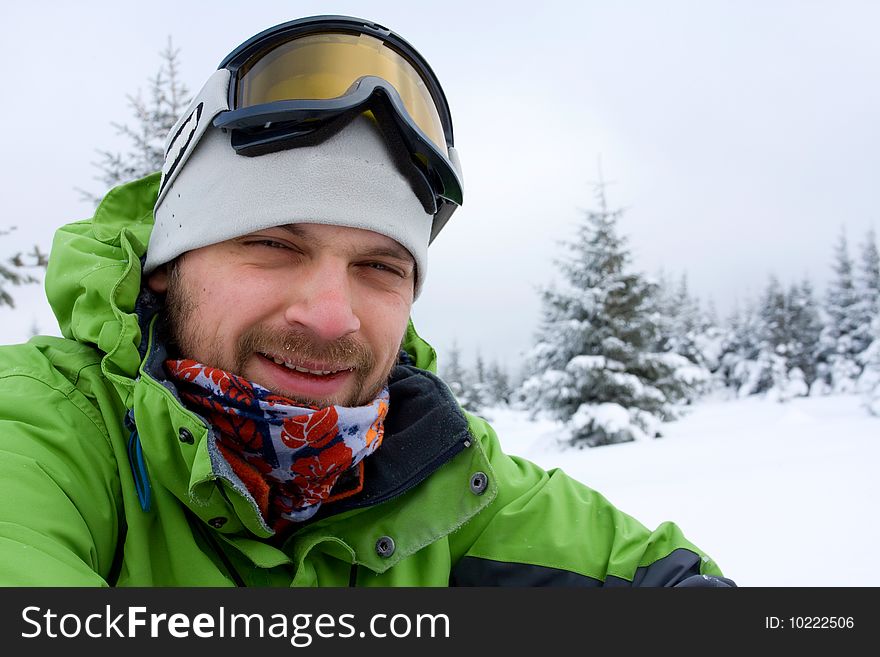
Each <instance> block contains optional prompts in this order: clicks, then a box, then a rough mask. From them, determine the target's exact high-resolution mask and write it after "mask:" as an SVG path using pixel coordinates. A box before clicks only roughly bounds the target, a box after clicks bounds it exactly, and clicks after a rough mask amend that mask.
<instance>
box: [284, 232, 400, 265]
mask: <svg viewBox="0 0 880 657" xmlns="http://www.w3.org/2000/svg"><path fill="white" fill-rule="evenodd" d="M278 228H282V229H284V230H285V231H287V232H288V233H290V234H291V235H293V236H295V237H298V238H300V239H302V240H307V241H309V240H313V239H314V238H313V237H312V236H311V235H308V234H307V233H306V231H304V230H303V229H302V228H301V227H300V226H298V225H296V224H284V225H282V226H278ZM365 230H366V229H365ZM389 239H391V238H389ZM392 241H393V240H392ZM358 255H359V256H364V257H367V258H379V257H388V258H394V259H395V260H400V261H401V262H406V263H409V264H411V265H412V266H413V267H415V265H416V259H415V258H414V257H413V255H412V253H410V252H409V251H408V250H407V249H405V248H404V247H403V246H402V245H400V244H398V243H397V242H396V241H393V244H391V245H387V246H385V245H382V246H376V247H373V248H368V249H366V250H365V251H358Z"/></svg>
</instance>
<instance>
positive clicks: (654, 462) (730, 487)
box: [484, 395, 880, 586]
mask: <svg viewBox="0 0 880 657" xmlns="http://www.w3.org/2000/svg"><path fill="white" fill-rule="evenodd" d="M862 403H863V400H862V398H860V397H859V396H857V395H832V396H826V397H810V398H797V399H793V400H791V401H789V402H787V403H785V404H780V403H776V402H773V401H770V400H768V399H766V398H763V397H761V396H753V397H748V398H745V399H735V400H729V401H727V400H720V399H716V400H706V401H701V402H699V403H697V404H695V405H694V406H692V407H689V410H688V412H687V414H686V415H685V416H684V417H682V418H681V419H680V420H677V421H675V422H670V423H667V424H664V425H662V431H663V438H660V439H656V440H645V441H637V442H633V443H624V444H618V445H610V446H604V447H597V448H592V449H590V448H586V449H576V448H570V447H564V446H562V445H560V444H558V443H557V442H555V436H557V435H559V434H560V425H559V424H557V423H556V422H554V421H550V420H540V419H539V420H537V421H529V420H528V415H527V413H526V412H524V411H519V410H513V409H506V408H492V409H487V411H486V412H485V413H484V416H486V417H487V418H489V419H491V422H492V426H493V427H494V428H495V430H496V432H497V433H498V436H499V438H500V440H501V444H502V446H503V447H504V449H505V451H506V452H508V453H510V454H516V455H519V456H522V457H524V458H527V459H529V460H531V461H534V462H535V463H537V464H538V465H541V466H542V467H545V468H547V469H550V468H554V467H561V468H562V469H563V470H564V471H565V472H567V473H568V474H569V475H571V476H572V477H574V478H575V479H578V480H580V481H582V482H584V483H585V484H587V485H588V486H590V487H591V488H594V489H595V490H597V491H599V492H600V493H602V494H603V495H604V496H605V497H607V498H608V499H609V500H610V501H611V502H612V503H613V504H614V505H615V506H617V507H618V508H619V509H621V510H622V511H625V512H626V513H628V514H630V515H632V516H634V517H635V518H637V519H638V520H640V521H641V522H642V523H643V524H645V525H646V526H648V527H650V528H652V529H653V528H655V527H656V526H657V525H659V524H660V523H661V522H663V521H665V520H671V521H673V522H675V523H676V524H677V525H678V526H679V527H681V529H682V531H683V532H684V533H685V536H687V537H688V539H689V540H691V541H692V542H693V543H694V544H696V545H697V546H699V547H700V548H701V549H703V550H704V551H706V552H707V553H708V554H709V555H710V556H711V557H712V558H713V559H715V561H716V562H717V563H718V565H719V566H720V567H721V569H722V571H723V572H724V574H725V575H726V576H728V577H731V578H732V579H734V580H735V581H736V582H737V584H739V585H740V586H878V585H880V569H878V568H877V567H876V556H877V553H878V552H877V550H878V548H877V546H878V545H880V523H878V522H877V518H878V509H877V504H878V502H880V477H878V476H877V474H878V473H877V466H878V463H880V418H877V417H872V416H870V415H869V414H868V413H867V412H866V411H865V409H864V407H863V405H862Z"/></svg>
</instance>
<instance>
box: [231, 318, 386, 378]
mask: <svg viewBox="0 0 880 657" xmlns="http://www.w3.org/2000/svg"><path fill="white" fill-rule="evenodd" d="M236 352H237V354H236V356H237V358H236V360H237V361H238V363H239V365H243V364H244V363H245V362H246V361H247V359H248V358H249V357H250V355H251V354H253V353H254V352H258V353H265V354H277V355H279V356H283V355H284V354H290V355H291V356H295V357H296V358H297V359H301V360H304V361H310V362H316V363H321V364H324V365H327V366H330V367H332V368H333V369H339V370H343V369H351V370H353V371H355V372H369V371H371V370H372V369H373V367H374V366H375V362H376V361H375V357H374V355H373V351H372V349H370V347H369V346H368V345H366V344H364V343H362V342H359V341H358V340H356V339H354V338H352V337H350V336H343V337H341V338H338V339H337V340H333V341H332V342H328V341H326V340H320V339H317V338H315V336H314V335H312V334H311V333H309V332H308V331H304V330H290V329H287V330H285V329H275V328H271V327H267V326H259V325H258V326H253V327H251V328H250V329H248V330H247V331H245V332H244V333H243V334H242V336H241V338H239V340H238V345H237V348H236ZM239 369H242V368H241V367H240V368H239Z"/></svg>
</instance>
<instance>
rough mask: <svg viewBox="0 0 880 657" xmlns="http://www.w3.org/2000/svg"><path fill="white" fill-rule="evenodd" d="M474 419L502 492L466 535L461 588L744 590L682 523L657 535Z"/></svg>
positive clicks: (455, 577)
mask: <svg viewBox="0 0 880 657" xmlns="http://www.w3.org/2000/svg"><path fill="white" fill-rule="evenodd" d="M468 420H469V422H470V426H471V431H472V432H473V433H474V435H475V437H477V439H478V440H479V441H480V444H481V445H482V447H483V449H484V451H485V452H486V454H487V456H488V459H489V462H490V464H491V466H492V469H493V473H492V476H494V477H495V478H496V481H497V484H498V496H497V498H496V499H495V500H494V501H493V503H492V504H491V505H490V506H489V508H487V509H486V510H484V511H483V512H481V513H480V514H479V515H478V516H477V518H475V520H476V522H472V523H468V525H466V526H465V527H462V529H461V530H460V536H459V538H460V539H461V540H462V543H463V545H465V546H466V548H464V549H463V550H462V555H461V558H460V559H458V561H457V562H456V563H455V565H454V567H453V571H452V577H451V580H450V583H452V584H453V585H458V586H652V587H654V586H682V587H692V586H706V587H731V586H736V585H735V584H734V582H733V581H732V580H730V579H727V578H725V577H723V576H722V573H721V571H720V570H719V568H718V566H717V565H716V564H715V562H714V561H712V560H711V559H710V558H709V557H708V555H706V554H705V553H704V552H702V551H701V550H700V549H699V548H697V547H696V546H695V545H693V544H692V543H691V542H690V541H688V540H687V539H686V538H685V537H684V535H683V534H682V532H681V530H680V529H679V528H678V527H677V526H676V525H675V524H673V523H671V522H664V523H662V524H661V525H660V526H659V527H657V528H656V529H655V530H654V531H650V530H649V529H647V528H646V527H645V526H644V525H642V524H641V523H640V522H638V521H637V520H635V519H634V518H632V517H630V516H629V515H627V514H625V513H623V512H622V511H620V510H619V509H617V508H615V507H614V505H612V504H611V503H610V502H609V501H608V500H607V499H605V498H604V497H603V496H602V495H600V494H599V493H598V492H596V491H594V490H592V489H591V488H589V487H587V486H585V485H584V484H582V483H580V482H578V481H576V480H574V479H572V478H571V477H569V476H568V475H566V474H565V473H564V472H563V471H562V470H559V469H555V470H550V471H545V470H543V469H542V468H540V467H538V466H537V465H535V464H534V463H531V462H529V461H527V460H525V459H521V458H518V457H514V456H508V455H507V454H504V453H503V451H502V450H501V447H500V445H499V442H498V439H497V437H496V435H495V432H494V431H493V429H492V428H491V427H490V426H489V425H488V423H486V422H485V421H484V420H482V419H480V418H475V417H473V416H470V417H469V418H468Z"/></svg>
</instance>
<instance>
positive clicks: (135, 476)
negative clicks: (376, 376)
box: [0, 175, 728, 586]
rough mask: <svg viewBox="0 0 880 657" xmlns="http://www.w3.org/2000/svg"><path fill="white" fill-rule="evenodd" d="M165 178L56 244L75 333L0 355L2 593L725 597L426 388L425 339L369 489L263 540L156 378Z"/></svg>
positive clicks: (700, 565) (401, 390) (652, 537)
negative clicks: (633, 592) (373, 590)
mask: <svg viewBox="0 0 880 657" xmlns="http://www.w3.org/2000/svg"><path fill="white" fill-rule="evenodd" d="M158 181H159V178H158V175H153V176H149V177H147V178H144V179H143V180H140V181H136V182H133V183H130V184H127V185H124V186H121V187H117V188H116V189H114V190H112V191H111V192H110V193H109V194H108V195H107V197H106V198H105V199H104V201H103V202H102V204H101V206H100V207H99V208H98V210H97V211H96V213H95V216H94V218H92V219H91V220H88V221H81V222H77V223H73V224H69V225H67V226H64V227H63V228H61V229H60V230H59V231H58V232H57V234H56V237H55V242H54V244H53V248H52V254H51V258H50V262H49V270H48V272H47V277H46V290H47V294H48V297H49V301H50V303H51V305H52V308H53V310H54V312H55V314H56V315H57V317H58V321H59V325H60V328H61V332H62V334H63V335H64V338H56V337H35V338H33V339H31V340H30V341H29V342H28V343H26V344H22V345H14V346H6V347H2V348H0V584H2V585H24V586H30V585H35V586H44V585H45V586H92V585H95V586H106V585H111V586H233V585H236V584H237V585H251V586H254V585H257V586H348V585H355V584H356V585H358V586H446V585H449V584H453V585H492V584H508V585H587V586H595V585H603V584H604V585H609V584H614V585H630V584H632V583H635V584H643V585H664V586H669V585H677V584H679V583H681V582H684V583H685V585H692V584H695V583H696V584H698V585H725V584H726V583H727V582H728V580H724V579H719V578H717V577H711V576H713V575H720V574H721V573H720V571H719V570H718V568H717V567H716V565H715V564H714V563H713V562H712V561H711V560H710V559H709V558H708V557H707V556H705V555H704V554H703V553H702V552H701V551H700V550H699V549H697V548H696V547H695V546H693V545H692V544H691V543H690V542H688V541H687V540H686V539H685V538H684V537H683V536H682V534H681V532H680V531H679V529H678V528H677V527H676V526H675V525H673V524H671V523H664V524H662V525H661V526H660V527H658V528H657V529H656V530H655V531H653V532H651V531H649V530H648V529H646V528H645V527H644V526H642V525H641V524H640V523H638V522H637V521H636V520H634V519H632V518H631V517H629V516H627V515H625V514H623V513H621V512H620V511H618V510H617V509H616V508H614V507H613V506H612V505H611V504H609V503H608V502H607V501H606V500H605V499H604V498H603V497H602V496H601V495H599V494H598V493H596V492H594V491H593V490H591V489H589V488H587V487H586V486H584V485H582V484H580V483H578V482H576V481H574V480H573V479H571V478H570V477H568V476H567V475H565V474H564V473H563V472H562V471H560V470H552V471H550V472H547V471H544V470H542V469H541V468H539V467H537V466H536V465H534V464H532V463H530V462H528V461H525V460H523V459H519V458H516V457H512V456H508V455H506V454H504V453H503V452H502V451H501V448H500V446H499V442H498V439H497V437H496V435H495V433H494V432H493V430H492V428H491V427H490V426H489V425H488V424H487V423H486V421H485V420H482V419H481V418H478V417H476V416H473V415H469V414H464V413H462V411H461V410H460V408H459V406H458V404H457V403H456V402H455V400H454V398H453V397H452V396H451V394H450V393H449V391H448V389H447V388H446V386H444V385H443V384H442V382H440V380H439V379H438V378H437V377H436V376H434V375H433V374H432V372H434V371H435V368H436V363H435V354H434V351H433V349H432V348H431V347H430V346H429V345H428V344H427V343H425V342H424V341H423V340H422V339H421V338H419V336H418V335H417V334H416V332H415V330H414V329H413V328H412V326H410V328H409V330H408V331H407V334H406V337H405V341H404V344H403V350H404V351H405V352H406V353H407V354H408V356H409V359H410V360H411V361H412V363H411V364H409V365H406V364H403V365H401V366H399V367H397V368H395V371H394V376H393V380H392V384H391V394H392V397H391V405H390V409H391V411H390V414H389V417H388V419H387V424H386V437H385V440H384V443H383V446H382V448H381V449H380V450H379V451H377V452H376V453H375V454H374V455H373V456H371V457H370V458H368V459H367V460H366V461H365V466H366V477H365V487H364V490H363V491H362V492H361V493H360V494H358V495H357V496H354V497H351V498H348V499H345V500H341V501H339V502H336V503H333V504H327V505H325V506H324V507H322V509H321V512H320V513H319V514H318V515H317V516H316V517H315V519H313V520H312V521H309V522H307V523H305V524H303V526H302V527H301V528H299V529H298V530H297V531H296V532H295V533H294V534H293V535H292V536H291V537H290V538H288V539H287V540H286V542H284V543H283V544H280V545H278V544H276V543H275V542H273V541H271V540H267V539H270V538H271V532H270V531H269V530H268V529H267V528H266V527H265V525H264V523H263V522H262V521H261V518H260V516H259V513H258V512H257V510H256V508H255V505H254V503H253V501H252V500H251V499H250V498H249V496H248V495H247V494H246V493H245V494H242V493H241V492H240V490H239V489H238V488H236V486H234V485H233V483H232V482H230V481H229V480H228V479H226V478H225V477H224V476H222V475H219V474H216V473H215V472H214V470H213V469H212V466H211V461H210V457H209V454H208V450H207V444H208V441H209V440H211V437H210V436H211V431H210V430H209V429H208V428H207V427H206V425H205V423H204V422H203V421H202V420H201V419H200V417H199V416H198V415H196V414H195V413H193V412H192V411H190V410H187V409H186V408H185V407H183V406H182V405H181V404H180V402H179V400H178V397H177V394H176V391H175V389H174V386H173V385H171V384H170V383H168V382H167V381H163V380H162V379H163V374H162V372H161V367H157V366H156V365H157V363H158V362H160V359H161V358H162V356H163V351H162V349H163V348H162V345H161V344H159V343H158V342H157V341H156V340H155V336H154V335H153V333H154V320H155V315H154V312H155V309H154V308H153V309H151V308H150V307H149V306H150V304H149V303H146V302H145V300H146V299H148V297H149V296H150V295H149V294H148V293H146V292H145V291H144V290H142V288H141V262H142V260H141V258H142V256H143V255H144V252H145V250H146V245H147V243H148V238H149V234H150V229H151V227H152V208H153V204H154V201H155V198H156V193H157V187H158ZM151 315H152V317H151ZM705 575H709V576H710V577H704V576H705Z"/></svg>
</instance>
